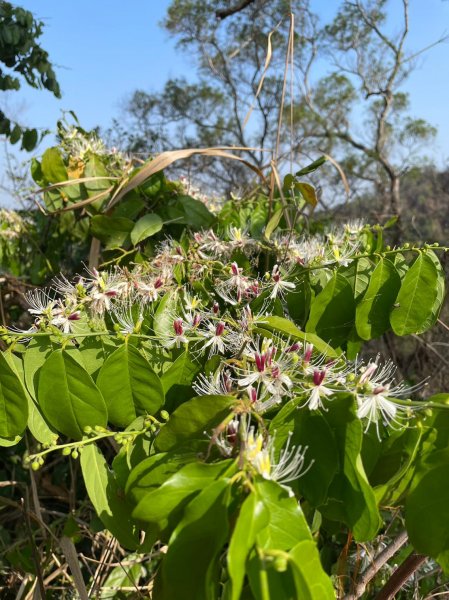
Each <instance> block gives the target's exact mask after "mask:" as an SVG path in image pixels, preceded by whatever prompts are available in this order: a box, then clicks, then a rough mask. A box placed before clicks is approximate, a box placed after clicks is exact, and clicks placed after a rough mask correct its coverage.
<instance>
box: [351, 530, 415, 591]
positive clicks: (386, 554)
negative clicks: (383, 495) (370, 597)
mask: <svg viewBox="0 0 449 600" xmlns="http://www.w3.org/2000/svg"><path fill="white" fill-rule="evenodd" d="M407 540H408V536H407V532H406V531H403V532H401V533H400V534H399V535H398V537H397V538H396V539H395V540H393V542H392V543H391V544H390V545H389V546H387V547H386V548H385V549H384V550H382V552H381V553H380V554H379V555H378V556H376V558H375V559H374V560H373V562H372V564H371V565H370V566H369V567H368V568H367V569H365V570H364V571H363V573H362V574H361V575H360V577H359V579H358V581H357V583H356V585H355V587H354V590H353V591H352V592H350V593H349V594H347V595H346V596H345V597H344V599H343V600H357V599H358V598H361V596H363V594H364V593H365V590H366V587H367V585H368V584H369V582H370V581H371V580H372V579H373V578H374V577H375V576H376V575H377V573H378V572H379V571H380V569H381V568H382V567H383V566H384V565H385V563H387V562H388V561H389V560H390V558H391V557H392V556H394V554H396V552H397V551H398V550H399V548H401V547H402V546H403V545H404V544H405V543H406V542H407Z"/></svg>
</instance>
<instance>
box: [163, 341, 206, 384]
mask: <svg viewBox="0 0 449 600" xmlns="http://www.w3.org/2000/svg"><path fill="white" fill-rule="evenodd" d="M200 370H201V365H200V364H199V363H197V362H193V361H192V358H191V356H190V353H189V352H188V350H185V351H184V352H183V353H182V354H180V356H178V358H177V359H176V360H175V362H174V363H173V364H172V365H171V366H170V367H169V368H168V369H167V370H166V371H165V372H164V374H163V375H162V377H161V383H162V385H163V387H164V391H165V393H167V392H168V391H169V390H170V389H171V388H172V387H173V386H179V385H181V386H190V385H191V383H192V381H193V379H194V377H195V375H196V374H197V373H198V372H199V371H200Z"/></svg>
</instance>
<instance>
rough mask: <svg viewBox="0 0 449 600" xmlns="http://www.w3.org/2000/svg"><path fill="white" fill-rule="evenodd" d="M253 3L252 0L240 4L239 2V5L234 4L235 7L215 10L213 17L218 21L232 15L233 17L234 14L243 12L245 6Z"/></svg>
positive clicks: (244, 0)
mask: <svg viewBox="0 0 449 600" xmlns="http://www.w3.org/2000/svg"><path fill="white" fill-rule="evenodd" d="M253 2H254V0H242V2H240V4H236V5H235V6H231V7H230V8H223V9H221V10H216V11H215V16H216V17H217V19H220V20H223V19H226V18H227V17H231V16H232V15H235V14H236V13H238V12H240V11H242V10H244V9H245V8H246V7H247V6H249V5H250V4H252V3H253Z"/></svg>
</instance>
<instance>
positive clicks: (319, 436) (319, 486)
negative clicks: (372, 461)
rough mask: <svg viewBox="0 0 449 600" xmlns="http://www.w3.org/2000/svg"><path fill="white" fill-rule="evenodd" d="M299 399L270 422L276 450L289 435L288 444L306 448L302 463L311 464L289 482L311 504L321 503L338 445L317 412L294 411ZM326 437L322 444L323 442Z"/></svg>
mask: <svg viewBox="0 0 449 600" xmlns="http://www.w3.org/2000/svg"><path fill="white" fill-rule="evenodd" d="M302 402H304V399H303V398H295V399H292V400H290V401H289V402H287V404H285V405H284V406H283V407H282V408H281V410H280V411H279V412H278V413H277V415H276V416H275V417H274V419H273V420H272V422H271V423H270V432H271V434H272V435H273V436H274V439H275V443H276V449H277V450H278V451H279V450H280V449H281V448H282V447H283V446H284V445H285V443H286V441H287V440H288V438H289V436H290V444H292V445H294V446H296V447H299V446H302V447H303V448H304V447H306V448H307V452H306V455H305V456H306V463H312V464H311V466H310V468H309V469H308V470H307V472H306V473H304V474H303V475H301V476H300V477H299V479H297V480H296V482H294V483H293V482H292V483H290V484H289V485H291V486H292V487H294V488H295V489H298V490H299V492H300V494H301V496H303V497H304V498H306V499H307V500H308V501H309V502H310V503H311V505H312V506H319V505H320V504H322V503H323V502H325V500H326V497H327V491H328V489H329V485H330V484H331V482H332V479H333V478H334V476H335V474H336V472H337V471H338V467H339V461H338V447H337V444H336V441H335V437H334V433H333V431H332V429H331V428H330V427H329V424H328V423H327V421H326V419H325V418H324V417H323V415H322V414H319V413H318V412H315V411H314V412H311V411H309V410H307V409H306V410H298V404H299V405H300V404H301V403H302ZM323 440H326V443H323Z"/></svg>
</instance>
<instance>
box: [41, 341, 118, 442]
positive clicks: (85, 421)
mask: <svg viewBox="0 0 449 600" xmlns="http://www.w3.org/2000/svg"><path fill="white" fill-rule="evenodd" d="M38 398H39V405H40V407H41V409H42V412H43V413H44V416H45V418H46V419H47V420H48V422H49V423H50V425H52V426H53V427H54V428H55V429H56V430H57V431H59V432H60V433H63V434H64V435H66V436H68V437H71V438H73V439H75V440H79V439H81V438H82V437H83V430H84V428H85V427H86V426H88V425H89V426H91V427H94V426H95V425H99V426H101V427H106V424H107V420H108V413H107V408H106V404H105V401H104V399H103V396H102V394H101V392H100V390H99V389H98V388H97V386H96V385H95V383H94V382H93V380H92V378H91V377H90V375H89V374H88V373H87V371H86V370H85V369H84V368H83V367H82V366H81V365H80V364H79V363H78V362H77V361H76V360H74V359H73V358H72V357H71V356H70V355H69V354H68V353H67V352H65V351H64V350H55V351H54V352H52V354H50V356H49V357H48V358H47V360H46V361H45V363H44V365H43V366H42V367H41V371H40V377H39V394H38Z"/></svg>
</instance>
